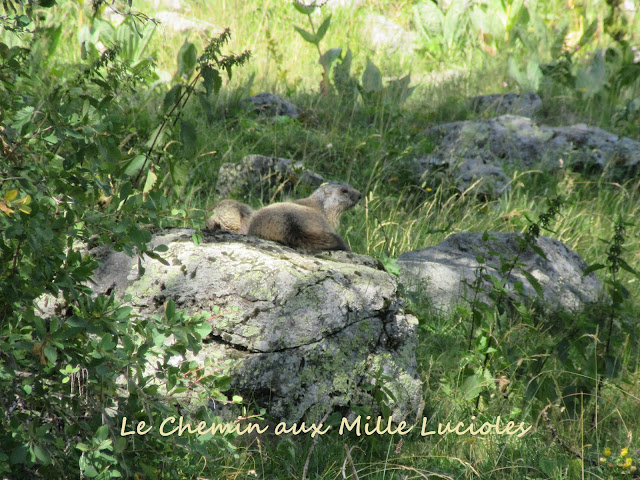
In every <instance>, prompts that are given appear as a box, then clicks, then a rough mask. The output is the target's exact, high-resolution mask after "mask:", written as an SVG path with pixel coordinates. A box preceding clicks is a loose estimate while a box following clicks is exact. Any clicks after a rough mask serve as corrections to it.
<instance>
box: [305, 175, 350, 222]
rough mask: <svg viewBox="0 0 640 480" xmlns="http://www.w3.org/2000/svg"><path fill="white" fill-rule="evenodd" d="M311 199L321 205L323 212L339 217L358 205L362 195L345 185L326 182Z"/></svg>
mask: <svg viewBox="0 0 640 480" xmlns="http://www.w3.org/2000/svg"><path fill="white" fill-rule="evenodd" d="M311 198H312V199H313V200H315V201H316V202H318V203H319V204H320V205H322V209H323V210H324V211H325V212H331V213H332V214H334V215H340V214H341V213H342V212H344V211H345V210H348V209H350V208H351V207H353V206H354V205H355V204H356V203H358V202H359V201H360V199H361V198H362V194H361V193H360V192H359V191H358V190H356V189H355V188H353V187H352V186H351V185H349V184H347V183H343V182H327V183H323V184H322V185H321V186H320V187H319V188H318V189H317V190H316V191H315V192H313V194H311Z"/></svg>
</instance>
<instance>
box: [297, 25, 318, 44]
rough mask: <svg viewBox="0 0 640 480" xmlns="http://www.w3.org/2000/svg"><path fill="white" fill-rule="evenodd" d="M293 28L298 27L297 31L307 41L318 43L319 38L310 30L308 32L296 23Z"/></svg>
mask: <svg viewBox="0 0 640 480" xmlns="http://www.w3.org/2000/svg"><path fill="white" fill-rule="evenodd" d="M293 28H295V29H296V31H297V32H298V33H299V34H300V35H302V38H304V39H305V40H306V41H307V42H309V43H313V44H314V45H318V43H319V42H318V38H317V37H316V36H315V35H314V34H313V33H310V32H307V31H306V30H304V29H302V28H300V27H298V26H296V25H294V26H293Z"/></svg>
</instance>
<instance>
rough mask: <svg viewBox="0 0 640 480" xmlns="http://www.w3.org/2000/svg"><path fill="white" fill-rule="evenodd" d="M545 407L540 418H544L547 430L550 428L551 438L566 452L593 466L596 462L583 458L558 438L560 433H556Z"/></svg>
mask: <svg viewBox="0 0 640 480" xmlns="http://www.w3.org/2000/svg"><path fill="white" fill-rule="evenodd" d="M547 408H548V406H547V407H545V409H544V410H542V413H541V415H542V418H544V420H545V422H546V423H547V427H549V430H551V435H552V436H553V438H554V439H555V440H556V441H557V442H558V443H559V444H560V446H561V447H562V448H564V449H565V450H566V451H567V452H568V453H570V454H571V455H574V456H575V457H578V458H579V459H580V460H582V461H583V462H587V463H588V464H590V465H593V466H597V465H598V462H596V461H594V460H591V459H590V458H584V457H583V456H582V454H580V452H576V451H575V450H574V449H573V448H571V447H570V446H569V445H568V444H567V442H565V441H564V440H563V439H562V438H560V435H559V434H558V431H557V430H556V429H555V427H554V426H553V425H552V424H551V420H550V419H549V415H548V414H547Z"/></svg>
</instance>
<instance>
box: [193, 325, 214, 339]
mask: <svg viewBox="0 0 640 480" xmlns="http://www.w3.org/2000/svg"><path fill="white" fill-rule="evenodd" d="M195 330H196V332H198V335H200V338H206V337H207V335H209V334H210V333H211V330H212V328H211V325H209V322H202V324H200V325H199V326H198V327H197V328H196V329H195Z"/></svg>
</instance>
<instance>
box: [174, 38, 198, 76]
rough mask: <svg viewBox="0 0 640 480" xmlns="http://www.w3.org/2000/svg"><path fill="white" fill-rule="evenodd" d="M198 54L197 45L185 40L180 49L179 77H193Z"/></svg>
mask: <svg viewBox="0 0 640 480" xmlns="http://www.w3.org/2000/svg"><path fill="white" fill-rule="evenodd" d="M197 56H198V54H197V52H196V46H195V45H194V44H193V43H191V42H189V41H187V40H185V41H184V43H183V44H182V47H181V48H180V50H179V51H178V73H177V76H178V77H180V78H187V79H188V78H190V77H191V74H192V73H193V70H194V68H195V67H196V59H197Z"/></svg>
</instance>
